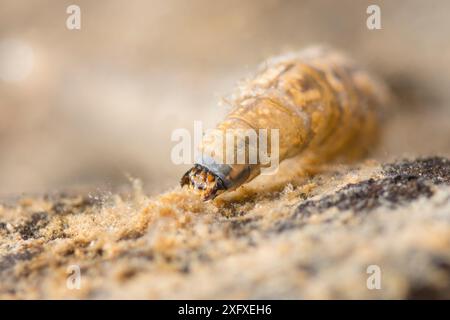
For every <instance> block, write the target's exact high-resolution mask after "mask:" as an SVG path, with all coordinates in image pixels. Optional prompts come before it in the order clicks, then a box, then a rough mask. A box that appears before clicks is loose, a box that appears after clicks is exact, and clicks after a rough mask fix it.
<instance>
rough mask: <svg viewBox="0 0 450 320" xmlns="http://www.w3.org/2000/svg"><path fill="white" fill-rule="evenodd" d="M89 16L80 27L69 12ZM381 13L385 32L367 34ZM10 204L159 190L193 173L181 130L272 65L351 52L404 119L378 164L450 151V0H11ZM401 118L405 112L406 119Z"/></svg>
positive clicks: (5, 34) (5, 150) (6, 87)
mask: <svg viewBox="0 0 450 320" xmlns="http://www.w3.org/2000/svg"><path fill="white" fill-rule="evenodd" d="M72 4H76V5H78V6H80V8H81V29H80V30H68V29H67V28H66V19H67V18H68V17H69V14H67V13H66V9H67V7H68V6H69V5H72ZM370 4H378V5H379V6H380V7H381V24H382V29H381V30H368V28H367V27H366V19H367V17H368V15H367V13H366V9H367V6H368V5H370ZM0 5H1V10H0V196H9V195H13V194H21V193H36V192H37V193H39V192H51V191H55V190H62V189H66V188H73V187H83V186H90V187H92V186H96V187H114V186H117V185H122V184H124V183H127V176H128V175H131V176H133V177H138V178H141V179H142V180H143V181H144V185H145V187H146V189H147V190H148V191H150V192H159V191H162V190H164V189H167V188H169V187H171V186H174V185H176V184H177V183H178V180H179V178H180V176H181V174H182V173H183V172H184V171H185V170H186V169H187V166H183V165H182V166H175V165H174V164H173V163H172V162H171V160H170V151H171V148H172V147H173V146H174V145H175V142H172V141H171V139H170V138H171V132H172V131H173V130H174V129H176V128H187V129H189V130H190V131H192V130H193V121H194V120H203V121H204V123H205V126H213V125H214V124H215V123H216V122H217V121H219V120H220V119H221V118H222V117H223V115H224V113H225V112H226V110H227V107H226V106H225V105H221V104H220V101H221V99H222V97H224V96H226V95H227V94H228V93H229V92H231V91H232V90H233V88H234V86H235V85H236V83H237V81H238V80H240V79H241V78H243V77H245V76H248V75H251V73H252V72H253V71H254V70H255V68H256V67H257V66H258V65H259V64H260V63H261V62H263V61H264V60H265V59H266V58H268V57H270V56H273V55H277V54H281V53H286V52H288V51H291V50H298V49H301V48H303V47H306V46H308V45H311V44H323V43H325V44H329V45H332V46H335V47H337V48H340V49H342V50H344V51H346V52H348V53H349V54H350V55H352V56H353V57H355V58H356V59H357V60H359V61H361V62H362V63H363V64H366V65H367V66H368V67H369V68H370V69H373V70H375V71H376V72H377V73H378V74H379V75H381V76H382V77H385V78H386V79H387V81H388V82H389V83H390V84H391V85H392V86H393V87H394V89H395V91H396V92H398V93H399V95H400V96H401V101H402V103H401V106H396V107H398V108H399V109H401V110H402V112H401V114H400V115H399V116H396V117H395V121H392V122H391V124H389V125H388V126H387V127H386V131H385V142H384V144H383V145H382V147H381V148H380V151H379V153H378V155H377V156H378V157H379V158H386V157H388V158H389V157H398V156H408V155H425V154H426V155H429V154H441V155H449V153H450V123H449V121H450V104H449V101H450V90H448V88H449V87H450V41H449V34H450V19H449V14H450V2H449V1H445V0H442V1H438V0H434V1H420V0H416V1H414V0H397V1H358V0H352V1H350V0H345V1H332V0H330V1H323V0H322V1H317V0H314V1H313V0H310V1H300V0H297V1H293V0H292V1H289V0H284V1H276V0H253V1H249V0H239V1H237V0H228V1H211V0H189V1H186V0H185V1H182V0H169V1H167V0H152V1H148V0H146V1H143V0H142V1H138V0H131V1H118V0H101V1H81V0H77V1H61V0H58V1H56V0H53V1H46V0H33V1H15V0H0ZM393 118H394V116H393Z"/></svg>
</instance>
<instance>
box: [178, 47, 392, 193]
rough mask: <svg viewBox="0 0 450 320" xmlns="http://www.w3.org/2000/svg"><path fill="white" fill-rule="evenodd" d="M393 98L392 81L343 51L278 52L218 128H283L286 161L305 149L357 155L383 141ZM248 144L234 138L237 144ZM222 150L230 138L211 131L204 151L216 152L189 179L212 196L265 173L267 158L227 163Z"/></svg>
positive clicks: (321, 155) (320, 154) (321, 156)
mask: <svg viewBox="0 0 450 320" xmlns="http://www.w3.org/2000/svg"><path fill="white" fill-rule="evenodd" d="M387 102H388V94H387V90H386V88H385V87H384V85H383V84H382V83H381V82H380V81H377V80H375V79H374V78H373V77H372V76H370V75H369V74H368V73H367V72H365V71H364V70H362V69H361V68H359V67H358V66H357V65H356V64H354V63H353V62H351V61H350V60H348V59H347V58H346V57H344V56H343V55H342V54H341V53H339V52H336V51H333V50H330V49H326V48H310V49H307V50H304V51H302V52H299V53H296V54H291V55H288V56H283V57H280V58H275V59H272V60H270V61H269V62H268V63H267V64H266V65H265V66H264V67H263V68H262V70H261V71H259V72H258V73H257V74H256V76H255V77H254V78H253V79H251V80H248V81H247V82H246V83H245V84H244V85H242V86H241V87H240V89H239V91H238V93H237V94H236V95H235V96H234V98H233V99H232V101H231V104H232V105H233V109H232V110H231V111H230V113H229V114H228V115H227V116H226V118H225V119H224V120H223V121H222V122H221V123H219V124H218V126H217V129H218V130H219V131H221V132H225V131H227V130H228V132H230V131H231V132H233V131H236V134H237V135H238V132H239V130H242V129H255V130H257V129H268V130H269V131H268V135H269V141H270V139H272V137H271V134H270V132H271V131H270V129H277V130H279V161H283V160H284V159H287V158H291V157H294V156H296V155H298V154H301V153H305V154H308V156H313V157H315V158H316V159H317V160H319V161H330V160H332V159H334V158H337V157H341V158H357V157H360V156H362V155H364V154H366V153H367V151H369V150H370V149H371V148H373V146H374V145H375V144H376V142H377V140H378V136H379V134H378V131H379V127H380V116H381V115H382V113H383V111H382V110H383V109H384V107H385V106H386V105H387ZM259 142H260V141H258V143H259ZM244 146H245V147H246V148H248V147H251V146H249V142H247V143H246V144H245V145H244ZM242 147H243V146H242V145H241V146H240V147H239V146H234V152H235V153H237V152H238V151H239V150H238V149H239V148H242ZM221 150H222V151H223V145H222V144H220V143H218V142H217V141H216V140H214V139H211V137H208V136H205V137H204V140H203V143H202V146H201V151H202V152H204V154H210V155H211V154H212V156H208V157H202V158H200V159H199V160H198V162H197V164H196V165H195V166H194V168H192V169H191V170H189V171H188V172H187V173H186V174H185V175H184V176H183V178H182V181H181V183H182V185H189V186H191V187H192V188H193V189H195V190H200V193H201V194H202V196H203V198H204V199H211V198H214V197H215V196H216V195H217V194H218V193H219V192H223V191H225V190H232V189H235V188H237V187H239V186H240V185H242V184H243V183H246V182H248V181H250V180H251V179H253V178H254V177H256V176H257V175H259V174H260V171H261V168H262V163H260V162H258V163H253V164H251V163H245V164H233V163H229V164H223V162H225V161H223V158H221V156H220V155H221V154H222V153H221V152H220V151H221ZM214 155H216V156H214Z"/></svg>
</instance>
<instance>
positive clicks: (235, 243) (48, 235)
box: [0, 158, 450, 299]
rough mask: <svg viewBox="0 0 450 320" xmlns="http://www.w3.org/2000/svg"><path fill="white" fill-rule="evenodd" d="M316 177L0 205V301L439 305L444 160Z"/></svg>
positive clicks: (444, 241) (445, 283)
mask: <svg viewBox="0 0 450 320" xmlns="http://www.w3.org/2000/svg"><path fill="white" fill-rule="evenodd" d="M322 170H323V171H322V172H321V173H319V174H316V175H314V176H310V175H309V173H308V172H307V171H306V170H304V171H303V174H300V172H299V174H298V177H299V178H298V179H297V180H296V181H292V183H290V184H287V185H286V186H285V187H284V188H282V190H280V184H279V183H280V182H281V181H278V182H273V181H261V180H259V181H257V180H255V181H254V182H252V183H251V184H250V185H248V186H247V187H245V188H241V189H239V190H238V191H236V192H235V193H234V194H232V195H229V196H228V198H225V199H224V198H222V199H220V201H219V200H218V201H216V202H206V203H205V202H202V201H201V200H199V198H198V197H197V196H195V195H193V194H192V193H190V192H188V191H185V190H180V189H179V188H176V189H175V190H173V191H170V192H167V193H164V194H161V195H158V196H156V197H151V198H148V197H146V196H145V195H144V194H142V192H141V189H140V186H139V183H138V182H137V181H136V182H135V186H134V187H135V191H134V193H133V195H132V196H131V197H130V196H128V197H127V196H119V195H103V196H98V197H92V196H91V197H89V196H83V195H53V196H48V197H40V198H33V199H27V198H22V199H20V200H19V201H18V202H17V204H15V205H4V206H2V207H0V221H1V223H0V234H1V238H0V239H1V240H0V256H1V258H0V277H1V279H2V281H1V286H0V296H1V297H2V298H45V299H47V298H90V299H97V298H124V299H129V298H139V299H140V298H150V299H166V298H185V299H189V298H193V299H197V298H210V299H217V298H275V299H280V298H363V299H367V298H396V299H397V298H398V299H403V298H450V287H449V283H450V267H449V266H450V251H449V250H448V248H449V247H450V186H449V185H450V161H449V160H447V159H445V158H428V159H421V160H416V161H405V162H398V163H397V164H389V165H384V166H380V165H379V164H378V163H376V162H373V161H372V162H366V163H364V164H361V165H358V166H354V167H347V166H328V167H326V168H323V169H322ZM300 176H302V178H300ZM280 179H281V180H283V178H280ZM263 190H265V191H263ZM267 190H271V191H267ZM74 266H75V267H74ZM373 266H375V268H379V270H380V276H381V278H380V288H379V289H373V290H370V289H368V284H367V282H368V278H369V276H370V275H371V274H368V273H367V271H368V270H369V271H370V270H372V269H368V268H374V267H373ZM74 268H76V269H74ZM78 268H79V269H78ZM74 270H79V271H80V273H79V274H80V276H81V278H79V279H80V282H79V289H76V288H75V289H74V283H76V282H74V281H75V280H74V278H73V276H74V275H75V274H76V271H74ZM369 287H370V286H369ZM370 288H373V287H370Z"/></svg>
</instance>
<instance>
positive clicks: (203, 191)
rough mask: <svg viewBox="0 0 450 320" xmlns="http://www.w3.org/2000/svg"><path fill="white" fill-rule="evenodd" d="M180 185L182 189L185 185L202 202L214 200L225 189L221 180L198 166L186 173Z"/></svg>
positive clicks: (206, 169)
mask: <svg viewBox="0 0 450 320" xmlns="http://www.w3.org/2000/svg"><path fill="white" fill-rule="evenodd" d="M180 183H181V186H182V187H183V186H186V185H187V186H188V188H189V189H192V190H194V191H195V192H197V193H198V194H200V196H201V197H202V199H203V200H204V201H206V200H211V199H214V198H215V197H217V196H218V195H219V194H220V193H222V192H223V191H225V190H226V189H227V188H226V187H225V185H224V183H223V181H222V179H220V178H219V177H218V176H217V175H216V174H214V173H213V172H211V171H210V170H209V169H208V168H206V167H204V166H202V165H199V164H196V165H195V166H194V167H192V168H191V169H190V170H189V171H187V172H186V173H185V174H184V175H183V177H182V178H181V181H180Z"/></svg>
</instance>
